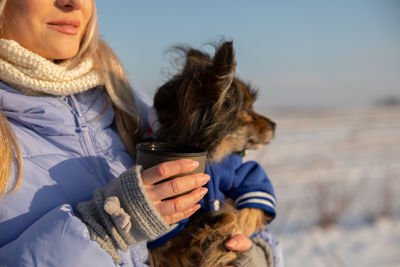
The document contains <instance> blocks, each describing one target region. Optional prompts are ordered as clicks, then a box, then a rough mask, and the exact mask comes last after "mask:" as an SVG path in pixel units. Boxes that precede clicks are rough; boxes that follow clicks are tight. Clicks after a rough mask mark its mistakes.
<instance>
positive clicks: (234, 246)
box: [225, 234, 252, 267]
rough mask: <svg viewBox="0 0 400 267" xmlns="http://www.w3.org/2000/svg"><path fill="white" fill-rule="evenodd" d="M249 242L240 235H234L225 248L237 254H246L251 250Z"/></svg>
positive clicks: (231, 266) (228, 266) (230, 266)
mask: <svg viewBox="0 0 400 267" xmlns="http://www.w3.org/2000/svg"><path fill="white" fill-rule="evenodd" d="M251 245H252V243H251V240H250V239H249V238H247V237H246V236H244V235H242V234H236V235H233V236H232V237H231V239H229V240H228V241H227V242H226V243H225V246H226V248H227V249H229V250H234V251H237V252H246V251H247V250H249V249H250V248H251ZM225 267H234V266H233V265H227V266H225Z"/></svg>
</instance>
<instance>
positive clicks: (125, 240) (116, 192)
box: [75, 166, 169, 262]
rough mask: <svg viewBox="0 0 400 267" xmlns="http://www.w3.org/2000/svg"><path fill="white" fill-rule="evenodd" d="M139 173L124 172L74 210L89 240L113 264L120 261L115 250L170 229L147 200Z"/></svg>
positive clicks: (138, 167)
mask: <svg viewBox="0 0 400 267" xmlns="http://www.w3.org/2000/svg"><path fill="white" fill-rule="evenodd" d="M140 172H141V167H140V166H135V167H133V168H131V169H129V170H127V171H125V172H124V173H122V174H121V175H120V176H119V177H118V178H115V179H114V180H113V181H111V182H110V183H109V184H108V185H107V186H106V187H105V188H104V189H97V190H96V191H95V192H94V195H93V198H92V200H90V201H87V202H80V203H78V205H77V207H76V210H75V213H76V215H77V216H78V217H79V218H80V219H81V220H82V221H83V222H84V223H85V224H86V226H87V227H88V229H89V233H90V238H91V239H92V240H95V241H97V243H99V245H100V246H101V247H102V248H103V249H104V250H105V251H106V252H107V253H108V254H110V255H111V257H112V259H113V261H114V262H118V261H120V260H121V256H120V255H119V254H118V251H117V249H119V250H123V251H127V250H128V248H129V246H130V245H133V244H135V243H137V242H140V241H143V240H149V239H154V238H156V237H157V236H159V235H161V234H162V233H164V232H166V231H168V230H169V226H168V225H167V224H166V223H165V222H164V220H163V219H162V217H161V215H160V214H159V213H158V211H157V210H156V209H155V207H154V205H153V204H152V202H151V201H150V199H149V198H148V196H147V194H146V192H145V190H144V187H143V184H142V179H141V175H140Z"/></svg>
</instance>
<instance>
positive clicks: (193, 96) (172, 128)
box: [150, 42, 275, 267]
mask: <svg viewBox="0 0 400 267" xmlns="http://www.w3.org/2000/svg"><path fill="white" fill-rule="evenodd" d="M179 49H180V51H183V52H184V53H185V56H186V63H185V65H184V67H183V69H182V71H181V72H180V73H179V74H177V75H175V76H174V77H173V78H172V79H171V80H170V81H168V82H167V83H165V84H164V85H163V86H162V87H160V88H159V89H158V91H157V93H156V95H155V98H154V107H155V109H156V110H157V114H158V117H159V122H160V127H161V128H160V129H159V130H158V131H157V133H156V136H157V137H158V138H160V139H162V140H164V141H168V142H170V143H178V144H189V145H192V146H197V147H200V148H202V149H204V150H207V151H208V155H207V160H208V162H219V161H220V160H221V159H223V158H224V157H226V156H228V155H229V154H231V153H235V152H242V151H244V150H246V149H256V148H260V147H261V146H262V145H265V144H267V143H268V142H269V141H270V140H271V139H272V137H273V135H274V131H275V123H273V122H272V121H270V120H269V119H267V118H265V117H263V116H261V115H259V114H257V113H255V112H254V110H253V102H254V101H255V99H256V91H255V90H253V89H251V88H250V86H249V85H247V84H245V83H244V82H243V81H241V80H240V79H238V78H237V77H235V76H234V73H235V67H236V62H235V56H234V50H233V44H232V42H224V43H223V44H222V45H220V46H219V47H217V49H216V53H215V55H214V57H213V58H211V57H210V56H209V55H208V54H206V53H203V52H201V51H199V50H195V49H189V48H182V47H181V48H179ZM268 220H269V219H268V218H267V216H266V215H265V213H264V212H263V211H262V210H260V209H253V208H246V209H242V210H240V211H239V210H236V209H235V208H234V207H233V205H232V203H231V202H228V204H226V205H225V206H224V207H223V208H222V209H221V210H220V211H218V212H217V213H214V214H211V213H210V214H201V216H196V214H195V215H194V216H192V219H191V221H190V223H189V224H188V225H187V226H186V227H185V229H184V230H183V231H182V232H181V233H180V234H178V235H177V236H175V237H174V238H173V239H171V240H169V241H168V242H166V243H165V244H163V245H162V246H160V247H157V248H155V249H153V250H151V251H150V260H151V264H152V266H154V267H165V266H174V267H177V266H204V267H209V266H213V267H215V266H224V265H226V264H229V263H231V262H233V261H234V260H235V259H236V258H237V253H235V252H232V251H228V250H227V249H226V248H225V246H224V243H225V242H226V241H227V240H228V239H229V238H230V236H231V235H233V234H236V233H241V234H244V235H246V236H250V235H251V234H253V233H254V232H256V231H258V230H260V229H262V228H263V227H264V226H265V223H266V221H268Z"/></svg>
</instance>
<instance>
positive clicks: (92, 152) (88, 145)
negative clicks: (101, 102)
mask: <svg viewBox="0 0 400 267" xmlns="http://www.w3.org/2000/svg"><path fill="white" fill-rule="evenodd" d="M61 101H62V102H63V103H64V104H66V106H67V107H68V109H69V110H70V111H71V113H72V114H73V115H74V118H75V123H76V130H75V132H76V133H77V135H78V137H79V141H80V144H81V147H82V151H83V152H84V156H86V159H87V160H88V161H89V163H90V164H91V165H92V166H93V171H95V172H96V174H97V177H98V178H99V179H101V180H102V181H104V186H105V185H107V184H108V179H107V177H105V175H104V173H105V172H102V171H101V170H104V169H105V166H104V164H103V163H102V162H101V161H100V159H99V158H100V154H99V153H98V151H97V149H96V147H95V145H94V140H93V137H92V134H91V132H90V130H89V127H88V125H87V121H86V119H85V117H84V116H83V115H82V112H81V110H80V108H79V105H78V104H77V102H78V101H77V100H76V99H75V97H74V96H73V95H70V96H65V97H63V98H61Z"/></svg>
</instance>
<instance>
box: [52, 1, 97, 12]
mask: <svg viewBox="0 0 400 267" xmlns="http://www.w3.org/2000/svg"><path fill="white" fill-rule="evenodd" d="M85 1H92V0H56V3H57V5H59V6H60V7H62V8H68V9H70V10H76V9H81V8H82V6H83V5H84V2H85Z"/></svg>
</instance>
